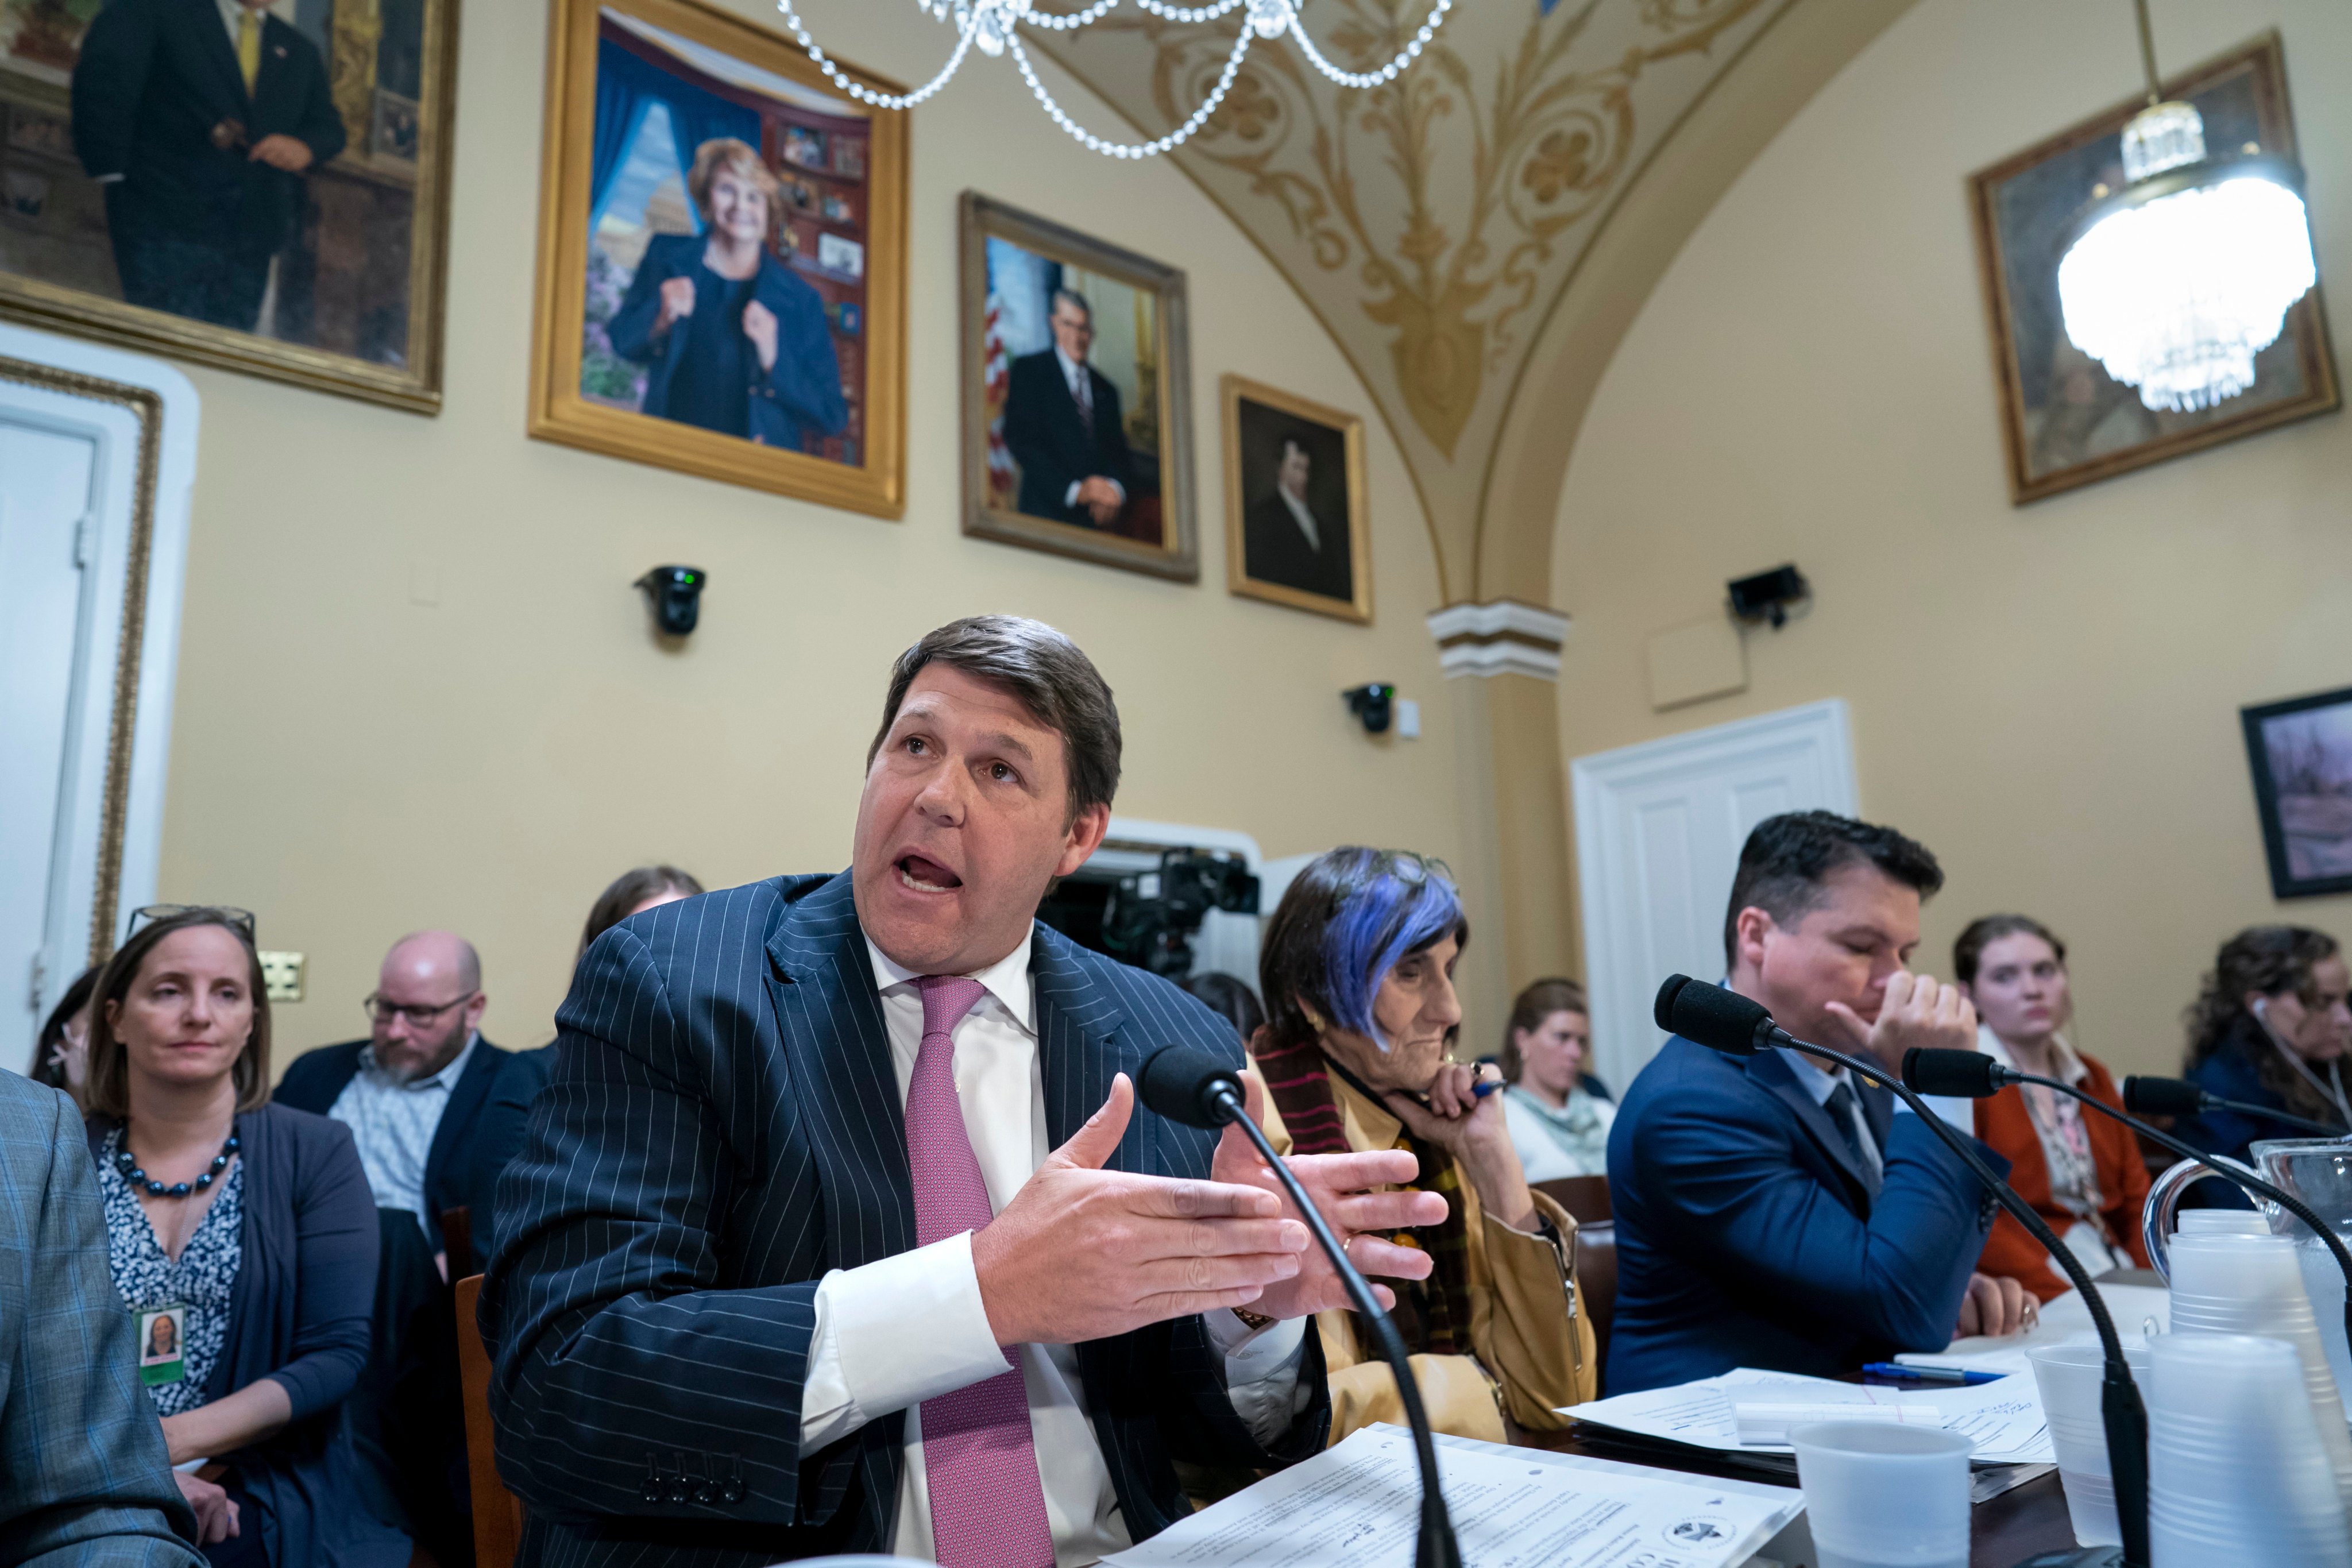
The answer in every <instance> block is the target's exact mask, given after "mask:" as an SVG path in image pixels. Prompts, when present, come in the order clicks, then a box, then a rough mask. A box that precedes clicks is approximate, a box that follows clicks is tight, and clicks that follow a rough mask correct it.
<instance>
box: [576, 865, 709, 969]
mask: <svg viewBox="0 0 2352 1568" xmlns="http://www.w3.org/2000/svg"><path fill="white" fill-rule="evenodd" d="M702 891H703V889H702V884H701V883H699V882H698V881H696V880H695V879H694V878H693V877H692V876H691V875H690V874H689V873H688V872H685V871H681V870H679V869H678V868H677V867H675V866H640V867H638V868H636V869H635V870H634V871H624V872H622V873H621V874H620V875H619V876H618V877H616V878H614V879H613V885H612V886H611V887H609V888H606V889H604V891H603V892H601V893H599V894H597V895H596V902H595V903H594V905H593V906H592V907H591V908H590V909H589V910H588V925H587V928H586V929H585V930H583V931H581V933H580V951H581V952H583V953H585V952H587V951H588V948H589V945H590V944H591V943H592V942H594V941H595V940H596V939H597V938H598V937H600V936H603V935H604V933H605V932H606V931H611V930H612V929H613V928H614V926H616V925H619V924H620V923H621V922H622V921H625V920H627V919H628V918H629V917H630V916H631V915H641V914H644V913H645V912H646V910H657V909H659V908H661V907H662V906H663V905H664V904H674V903H676V902H677V901H678V900H680V899H694V898H699V897H701V896H702Z"/></svg>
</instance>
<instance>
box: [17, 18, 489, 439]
mask: <svg viewBox="0 0 2352 1568" xmlns="http://www.w3.org/2000/svg"><path fill="white" fill-rule="evenodd" d="M92 15H95V14H94V13H93V14H92ZM457 22H458V0H423V6H422V14H421V19H420V21H419V23H418V26H419V29H420V32H419V36H418V37H416V38H415V39H414V40H413V41H410V42H406V43H404V44H403V45H402V47H399V48H396V49H394V48H390V47H389V43H388V41H387V40H385V39H383V37H382V36H381V35H382V32H383V18H382V17H381V16H376V15H375V14H374V10H373V7H370V8H368V10H367V11H366V12H365V13H364V14H362V13H360V12H359V11H357V10H356V9H355V10H354V12H353V14H352V17H351V19H350V20H349V24H348V26H345V25H341V24H338V23H336V22H334V21H332V20H331V21H330V22H328V23H327V24H326V26H329V27H331V29H332V31H331V35H330V36H329V37H327V38H326V39H325V40H324V44H323V47H322V46H321V44H320V42H319V41H318V40H313V39H311V38H310V37H308V36H307V35H304V36H302V37H300V38H299V41H298V39H297V37H296V36H295V34H294V32H293V31H292V30H291V28H290V26H289V24H286V23H284V22H283V21H282V20H281V19H278V18H276V17H275V16H273V17H272V18H271V19H269V20H268V21H267V22H266V23H265V28H266V29H267V30H266V31H265V33H264V35H263V43H262V47H263V68H264V72H265V75H264V76H263V78H262V79H261V81H260V82H259V83H258V84H257V90H258V91H260V92H261V93H263V94H264V95H265V96H266V95H267V92H268V75H267V74H266V73H267V72H268V70H270V69H271V68H275V65H274V62H276V61H277V60H279V59H285V58H296V59H306V58H309V57H311V56H315V58H316V59H317V68H319V69H320V70H322V71H324V72H325V73H326V76H327V79H328V83H329V85H330V87H331V96H332V100H333V109H334V115H333V118H334V119H335V120H339V121H341V126H342V130H343V134H344V144H343V149H342V151H341V152H340V153H336V154H335V155H334V156H332V157H331V158H329V159H326V160H325V161H323V162H320V163H316V164H315V165H314V166H312V167H311V168H310V170H308V171H307V172H306V173H305V174H304V175H303V184H302V186H301V187H300V189H301V196H300V207H299V211H297V212H295V213H294V215H293V219H292V233H291V237H289V239H288V240H287V241H286V242H285V243H284V244H283V245H281V246H280V247H278V249H277V250H276V251H274V252H272V253H271V260H270V263H269V275H268V276H269V280H268V284H267V286H266V287H265V288H264V289H263V290H262V293H261V295H260V300H261V304H260V308H259V313H258V315H257V319H256V321H255V328H256V330H252V331H247V330H244V329H242V328H240V327H236V326H230V325H220V324H215V322H214V321H205V320H200V319H196V318H194V317H193V316H188V315H179V314H173V313H171V312H170V311H169V310H163V309H152V308H149V307H147V306H143V305H134V304H131V303H129V302H128V301H127V300H124V299H123V298H122V290H121V283H120V281H119V274H118V269H117V259H118V258H119V256H120V255H121V251H120V249H119V247H115V246H114V245H113V237H112V230H111V228H110V219H109V216H108V215H109V213H110V210H111V209H110V205H109V203H110V201H111V200H113V199H114V198H113V196H111V195H110V191H116V192H119V191H122V190H125V189H127V187H123V186H108V185H104V184H99V183H97V182H95V181H93V180H92V179H91V178H90V177H89V174H88V173H87V170H86V168H85V165H84V163H83V162H82V160H81V158H80V156H79V149H78V148H77V146H76V145H75V141H74V136H73V132H72V129H71V128H72V127H73V125H74V124H75V119H74V113H73V105H72V102H71V91H72V81H73V79H74V77H75V74H76V73H77V72H78V71H79V68H80V58H79V56H80V48H81V45H82V42H83V38H84V35H85V34H86V33H87V31H88V30H89V27H90V26H91V25H92V22H91V21H90V20H89V18H87V17H83V16H79V14H77V13H72V12H68V11H67V10H65V9H64V8H61V7H58V6H54V5H49V6H44V5H42V4H40V0H0V122H4V123H5V130H6V134H5V139H0V148H5V153H0V181H5V192H0V200H4V201H5V204H6V208H5V214H0V316H5V317H6V318H8V319H10V320H12V321H21V322H24V323H26V325H29V326H36V327H46V328H48V329H50V330H52V331H64V332H69V333H72V334H74V335H76V336H78V337H84V338H94V339H97V340H100V341H101V342H112V343H120V344H122V345H123V346H125V347H128V348H134V349H141V350H146V351H150V352H153V353H165V354H170V355H173V356H175V357H177V358H180V359H184V360H190V361H194V362H195V363H200V364H208V365H216V366H218V367H220V368H222V369H225V370H233V371H239V372H243V373H244V374H248V375H258V376H264V377H267V378H268V379H270V380H272V381H281V382H287V383H289V384H293V385H296V386H302V387H308V388H310V389H311V390H313V391H318V392H331V393H336V394H339V395H343V396H346V397H354V398H359V399H361V400H362V401H364V402H369V403H375V404H381V405H384V406H387V407H392V408H401V409H406V410H409V411H411V412H414V413H418V414H426V415H432V414H437V413H439V412H440V409H441V378H442V373H443V344H442V334H443V325H444V321H445V319H446V311H447V304H448V298H447V289H448V258H449V184H450V165H451V156H452V152H453V148H454V141H455V132H454V122H455V118H456V112H457ZM280 26H288V27H289V31H287V32H285V33H282V34H281V33H278V32H277V31H276V30H275V29H277V28H278V27H280ZM224 41H225V39H224ZM156 47H158V48H161V47H163V44H161V43H159V44H158V45H157V46H156ZM412 47H413V48H414V50H415V53H414V55H413V56H412V55H411V54H410V52H409V51H410V49H411V48H412ZM386 51H388V52H386ZM385 59H394V60H397V61H399V62H401V64H400V65H399V67H397V68H401V69H407V68H412V67H413V68H414V69H415V73H416V79H415V82H414V83H413V84H410V83H407V82H405V81H404V82H403V83H402V85H404V86H410V85H413V87H414V89H415V136H414V141H415V151H414V153H413V155H411V156H407V157H402V156H399V155H397V154H396V153H391V152H385V151H380V150H378V149H377V148H376V147H375V146H374V144H373V137H372V131H373V125H372V123H371V121H372V117H373V113H374V104H375V100H376V98H377V97H378V95H379V93H380V91H381V90H382V89H380V88H379V87H378V82H379V76H378V69H379V66H380V64H381V63H382V62H383V60H385ZM263 112H265V113H266V112H268V110H267V108H266V106H265V109H264V110H263ZM245 134H246V132H245V129H244V126H243V124H242V123H241V122H240V121H237V120H236V119H235V117H233V116H232V117H226V118H224V119H223V120H222V121H220V123H219V124H218V125H216V126H215V128H214V136H215V144H216V145H219V144H223V143H222V142H221V141H220V139H221V138H222V137H224V136H231V137H242V136H244V135H245ZM238 144H239V145H241V144H242V143H241V142H239V143H238ZM142 145H143V143H142ZM45 228H46V229H47V230H49V231H51V232H47V233H44V232H43V230H44V229H45ZM388 234H389V235H391V236H394V237H395V238H396V239H400V240H404V242H405V246H406V255H405V258H403V257H402V256H401V255H400V254H399V251H398V247H397V245H396V244H395V243H392V242H388V241H387V238H386V236H387V235H388ZM174 237H175V238H178V237H179V236H176V235H175V236H174ZM68 277H70V278H75V279H89V278H92V277H97V278H102V279H104V281H105V289H104V290H103V291H101V290H98V289H90V288H87V287H82V286H79V284H78V283H76V282H71V281H66V280H65V279H67V278H68ZM263 329H267V330H263ZM281 334H282V335H281Z"/></svg>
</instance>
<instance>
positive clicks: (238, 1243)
mask: <svg viewBox="0 0 2352 1568" xmlns="http://www.w3.org/2000/svg"><path fill="white" fill-rule="evenodd" d="M151 914H152V915H155V916H157V917H158V918H155V919H152V921H147V922H146V923H143V924H140V925H139V926H138V927H137V929H135V930H134V931H132V933H131V936H130V938H129V940H127V941H126V942H124V943H123V944H122V947H121V950H120V951H119V952H116V953H115V955H114V957H113V958H112V959H111V960H110V961H109V963H108V964H107V966H106V969H105V971H104V972H103V973H101V975H100V978H99V982H98V985H97V988H96V992H95V994H94V997H93V1003H94V1005H93V1007H92V1011H91V1027H90V1042H89V1089H88V1092H89V1121H88V1127H89V1148H90V1154H91V1156H92V1158H93V1159H95V1160H96V1161H97V1163H98V1177H99V1191H100V1197H101V1199H102V1200H103V1203H104V1205H105V1211H106V1227H107V1238H108V1247H107V1251H108V1258H107V1261H108V1267H109V1268H110V1272H111V1273H112V1275H113V1278H114V1287H115V1289H116V1291H117V1292H118V1293H119V1294H120V1295H121V1298H122V1301H123V1305H124V1306H125V1307H127V1308H129V1309H130V1310H131V1312H132V1313H133V1314H134V1315H135V1316H136V1317H137V1318H138V1320H139V1321H140V1334H139V1342H140V1343H141V1345H142V1346H143V1347H146V1348H147V1349H148V1350H149V1352H150V1353H149V1354H147V1355H142V1358H141V1360H142V1366H141V1368H140V1375H141V1379H142V1382H143V1383H145V1384H146V1385H147V1391H148V1394H150V1396H151V1397H152V1400H153V1401H154V1406H155V1411H156V1415H158V1417H159V1418H160V1419H161V1421H162V1424H163V1439H164V1444H165V1447H167V1448H168V1449H169V1450H170V1453H171V1458H172V1462H173V1465H175V1466H178V1465H184V1464H187V1463H189V1462H190V1461H192V1460H201V1461H204V1463H203V1464H202V1465H201V1466H200V1467H199V1468H197V1469H196V1471H195V1473H193V1474H191V1473H189V1472H188V1471H181V1472H180V1473H179V1479H180V1486H181V1489H182V1491H183V1492H184V1493H185V1494H186V1496H187V1498H188V1500H189V1501H190V1503H191V1504H192V1505H193V1506H194V1508H195V1510H196V1512H197V1516H198V1521H199V1523H200V1524H201V1526H202V1529H203V1535H204V1542H203V1544H204V1549H205V1556H206V1558H207V1559H208V1560H209V1561H210V1562H211V1563H214V1564H216V1565H226V1564H239V1565H245V1564H252V1565H255V1568H310V1565H311V1564H325V1565H331V1568H376V1565H378V1564H382V1565H383V1568H400V1565H402V1564H405V1563H406V1562H407V1561H408V1556H409V1544H408V1542H407V1540H406V1538H405V1537H404V1536H402V1535H400V1534H399V1533H398V1532H397V1531H394V1530H392V1529H391V1528H390V1527H388V1526H385V1525H383V1524H380V1523H378V1522H376V1521H374V1520H373V1518H371V1517H370V1516H369V1514H368V1511H367V1510H366V1508H365V1506H364V1503H363V1494H362V1488H361V1481H360V1474H359V1469H358V1464H359V1461H358V1458H357V1457H356V1455H355V1454H354V1453H353V1451H352V1447H351V1440H350V1437H349V1435H348V1433H347V1432H346V1430H345V1428H344V1424H343V1422H342V1420H341V1414H342V1412H341V1405H342V1402H343V1400H344V1399H345V1398H346V1397H347V1396H348V1395H349V1394H351V1392H352V1386H353V1384H355V1383H356V1382H357V1381H358V1378H359V1375H360V1372H361V1370H362V1367H363V1366H364V1365H365V1364H366V1362H367V1358H368V1352H369V1342H370V1321H369V1315H370V1311H371V1309H372V1307H373V1299H374V1293H375V1275H376V1258H377V1250H378V1247H379V1242H378V1229H377V1222H376V1216H375V1200H374V1198H373V1196H372V1195H371V1194H370V1193H369V1191H368V1185H367V1177H366V1176H365V1174H364V1173H362V1170H361V1167H360V1161H359V1154H358V1152H357V1150H356V1149H355V1148H354V1147H353V1146H352V1136H351V1132H350V1131H349V1130H348V1129H346V1128H344V1127H343V1126H342V1125H341V1123H340V1122H335V1121H329V1120H328V1119H326V1118H325V1117H321V1116H311V1115H309V1114H307V1113H305V1112H303V1111H299V1110H289V1109H287V1108H286V1107H284V1106H276V1105H271V1104H269V1103H268V1096H269V1005H268V999H267V997H266V995H265V994H264V991H263V986H262V978H261V961H260V958H259V956H258V955H257V953H256V952H255V951H254V946H253V928H252V920H253V917H252V916H250V915H247V914H244V913H243V912H242V911H234V910H218V909H167V910H152V911H151V910H142V911H140V916H139V917H134V920H137V919H140V918H142V917H145V916H148V915H151ZM165 1314H173V1316H172V1317H165ZM158 1321H173V1322H175V1324H176V1326H175V1327H174V1328H173V1330H172V1331H170V1333H169V1334H164V1333H162V1332H159V1331H157V1330H156V1328H155V1326H154V1325H155V1324H156V1323H157V1322H158ZM166 1342H168V1343H169V1344H170V1346H171V1351H172V1352H175V1353H171V1354H169V1355H167V1356H159V1355H156V1354H154V1353H152V1352H153V1347H155V1346H157V1345H160V1344H164V1343H166Z"/></svg>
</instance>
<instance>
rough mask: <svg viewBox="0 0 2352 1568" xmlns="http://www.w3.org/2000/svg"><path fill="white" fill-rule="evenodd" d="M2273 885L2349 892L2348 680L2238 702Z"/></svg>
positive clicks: (2351, 773) (2295, 893)
mask: <svg viewBox="0 0 2352 1568" xmlns="http://www.w3.org/2000/svg"><path fill="white" fill-rule="evenodd" d="M2240 718H2241V719H2242V721H2243V722H2244V724H2245V730H2246V761H2247V763H2248V765H2249V766H2251V767H2252V770H2253V775H2254V804H2255V806H2256V808H2257V809H2258V810H2259V811H2260V812H2261V814H2262V819H2263V849H2264V851H2265V852H2266V853H2267V854H2268V856H2269V858H2270V868H2271V891H2272V893H2273V894H2274V895H2275V896H2277V897H2279V898H2282V899H2301V898H2308V897H2310V896H2312V895H2314V894H2317V893H2347V892H2352V687H2347V688H2345V689H2341V690H2337V691H2323V692H2320V693H2319V694H2318V695H2316V696H2313V697H2297V698H2294V699H2292V700H2288V701H2284V702H2265V703H2263V704H2262V705H2261V706H2259V707H2253V708H2246V709H2242V710H2240Z"/></svg>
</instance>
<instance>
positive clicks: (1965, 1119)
mask: <svg viewBox="0 0 2352 1568" xmlns="http://www.w3.org/2000/svg"><path fill="white" fill-rule="evenodd" d="M1919 1098H1920V1099H1922V1100H1926V1101H1927V1108H1928V1109H1929V1110H1933V1111H1934V1112H1935V1113H1936V1114H1937V1116H1938V1117H1939V1118H1941V1119H1942V1120H1943V1121H1944V1123H1945V1125H1946V1126H1948V1127H1950V1128H1951V1129H1952V1130H1953V1131H1958V1132H1965V1133H1966V1134H1968V1135H1969V1137H1971V1138H1973V1137H1975V1136H1976V1135H1977V1102H1976V1101H1975V1100H1970V1099H1969V1097H1968V1096H1966V1095H1963V1094H1923V1095H1921V1096H1920V1097H1919ZM1912 1114H1914V1112H1913V1111H1912V1110H1911V1107H1910V1105H1909V1104H1908V1103H1907V1102H1906V1101H1904V1100H1896V1101H1895V1115H1897V1116H1909V1115H1912Z"/></svg>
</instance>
